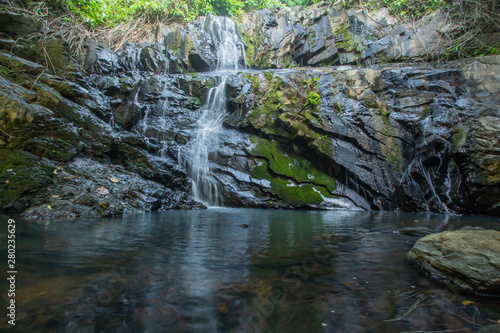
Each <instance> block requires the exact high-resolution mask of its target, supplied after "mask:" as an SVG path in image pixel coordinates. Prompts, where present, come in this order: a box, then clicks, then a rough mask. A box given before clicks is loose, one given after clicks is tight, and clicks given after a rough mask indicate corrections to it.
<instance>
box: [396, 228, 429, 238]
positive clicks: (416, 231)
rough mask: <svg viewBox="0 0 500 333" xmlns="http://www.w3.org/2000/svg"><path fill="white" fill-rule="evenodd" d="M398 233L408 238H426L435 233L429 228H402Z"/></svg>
mask: <svg viewBox="0 0 500 333" xmlns="http://www.w3.org/2000/svg"><path fill="white" fill-rule="evenodd" d="M398 231H399V233H400V234H403V235H408V236H426V235H431V234H433V233H434V232H433V231H432V230H431V229H429V228H427V227H408V228H401V229H399V230H398Z"/></svg>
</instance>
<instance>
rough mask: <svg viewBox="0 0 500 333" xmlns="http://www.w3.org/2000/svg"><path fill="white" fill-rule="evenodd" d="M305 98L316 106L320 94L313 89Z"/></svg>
mask: <svg viewBox="0 0 500 333" xmlns="http://www.w3.org/2000/svg"><path fill="white" fill-rule="evenodd" d="M307 100H308V101H309V103H310V104H311V105H312V106H317V105H319V102H320V100H321V96H320V95H319V94H317V93H315V92H313V91H311V92H310V93H309V96H308V97H307Z"/></svg>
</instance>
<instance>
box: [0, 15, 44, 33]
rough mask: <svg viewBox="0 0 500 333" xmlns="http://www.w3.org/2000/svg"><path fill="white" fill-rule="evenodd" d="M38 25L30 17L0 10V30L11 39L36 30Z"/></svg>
mask: <svg viewBox="0 0 500 333" xmlns="http://www.w3.org/2000/svg"><path fill="white" fill-rule="evenodd" d="M37 30H38V26H37V24H36V22H35V21H34V20H33V19H31V18H30V17H28V16H26V15H22V14H17V13H12V12H9V11H8V10H5V9H1V10H0V32H3V33H6V34H7V35H8V36H10V37H11V38H12V39H15V38H17V37H23V36H26V35H29V34H31V33H34V32H37Z"/></svg>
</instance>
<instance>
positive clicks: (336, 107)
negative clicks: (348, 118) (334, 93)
mask: <svg viewBox="0 0 500 333" xmlns="http://www.w3.org/2000/svg"><path fill="white" fill-rule="evenodd" d="M332 106H333V109H334V110H335V112H337V113H338V114H342V113H344V110H345V107H344V106H343V105H342V104H340V103H338V102H334V103H333V105H332Z"/></svg>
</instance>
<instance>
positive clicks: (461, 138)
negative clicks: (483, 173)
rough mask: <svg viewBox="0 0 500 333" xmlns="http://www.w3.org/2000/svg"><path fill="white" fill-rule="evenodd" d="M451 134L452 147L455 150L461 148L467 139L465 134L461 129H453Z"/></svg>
mask: <svg viewBox="0 0 500 333" xmlns="http://www.w3.org/2000/svg"><path fill="white" fill-rule="evenodd" d="M451 133H452V134H451V142H452V144H453V147H454V148H455V149H458V148H460V147H462V146H463V145H464V143H465V140H466V139H467V132H466V131H465V130H464V129H463V128H462V127H455V128H454V129H453V131H452V132H451Z"/></svg>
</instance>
